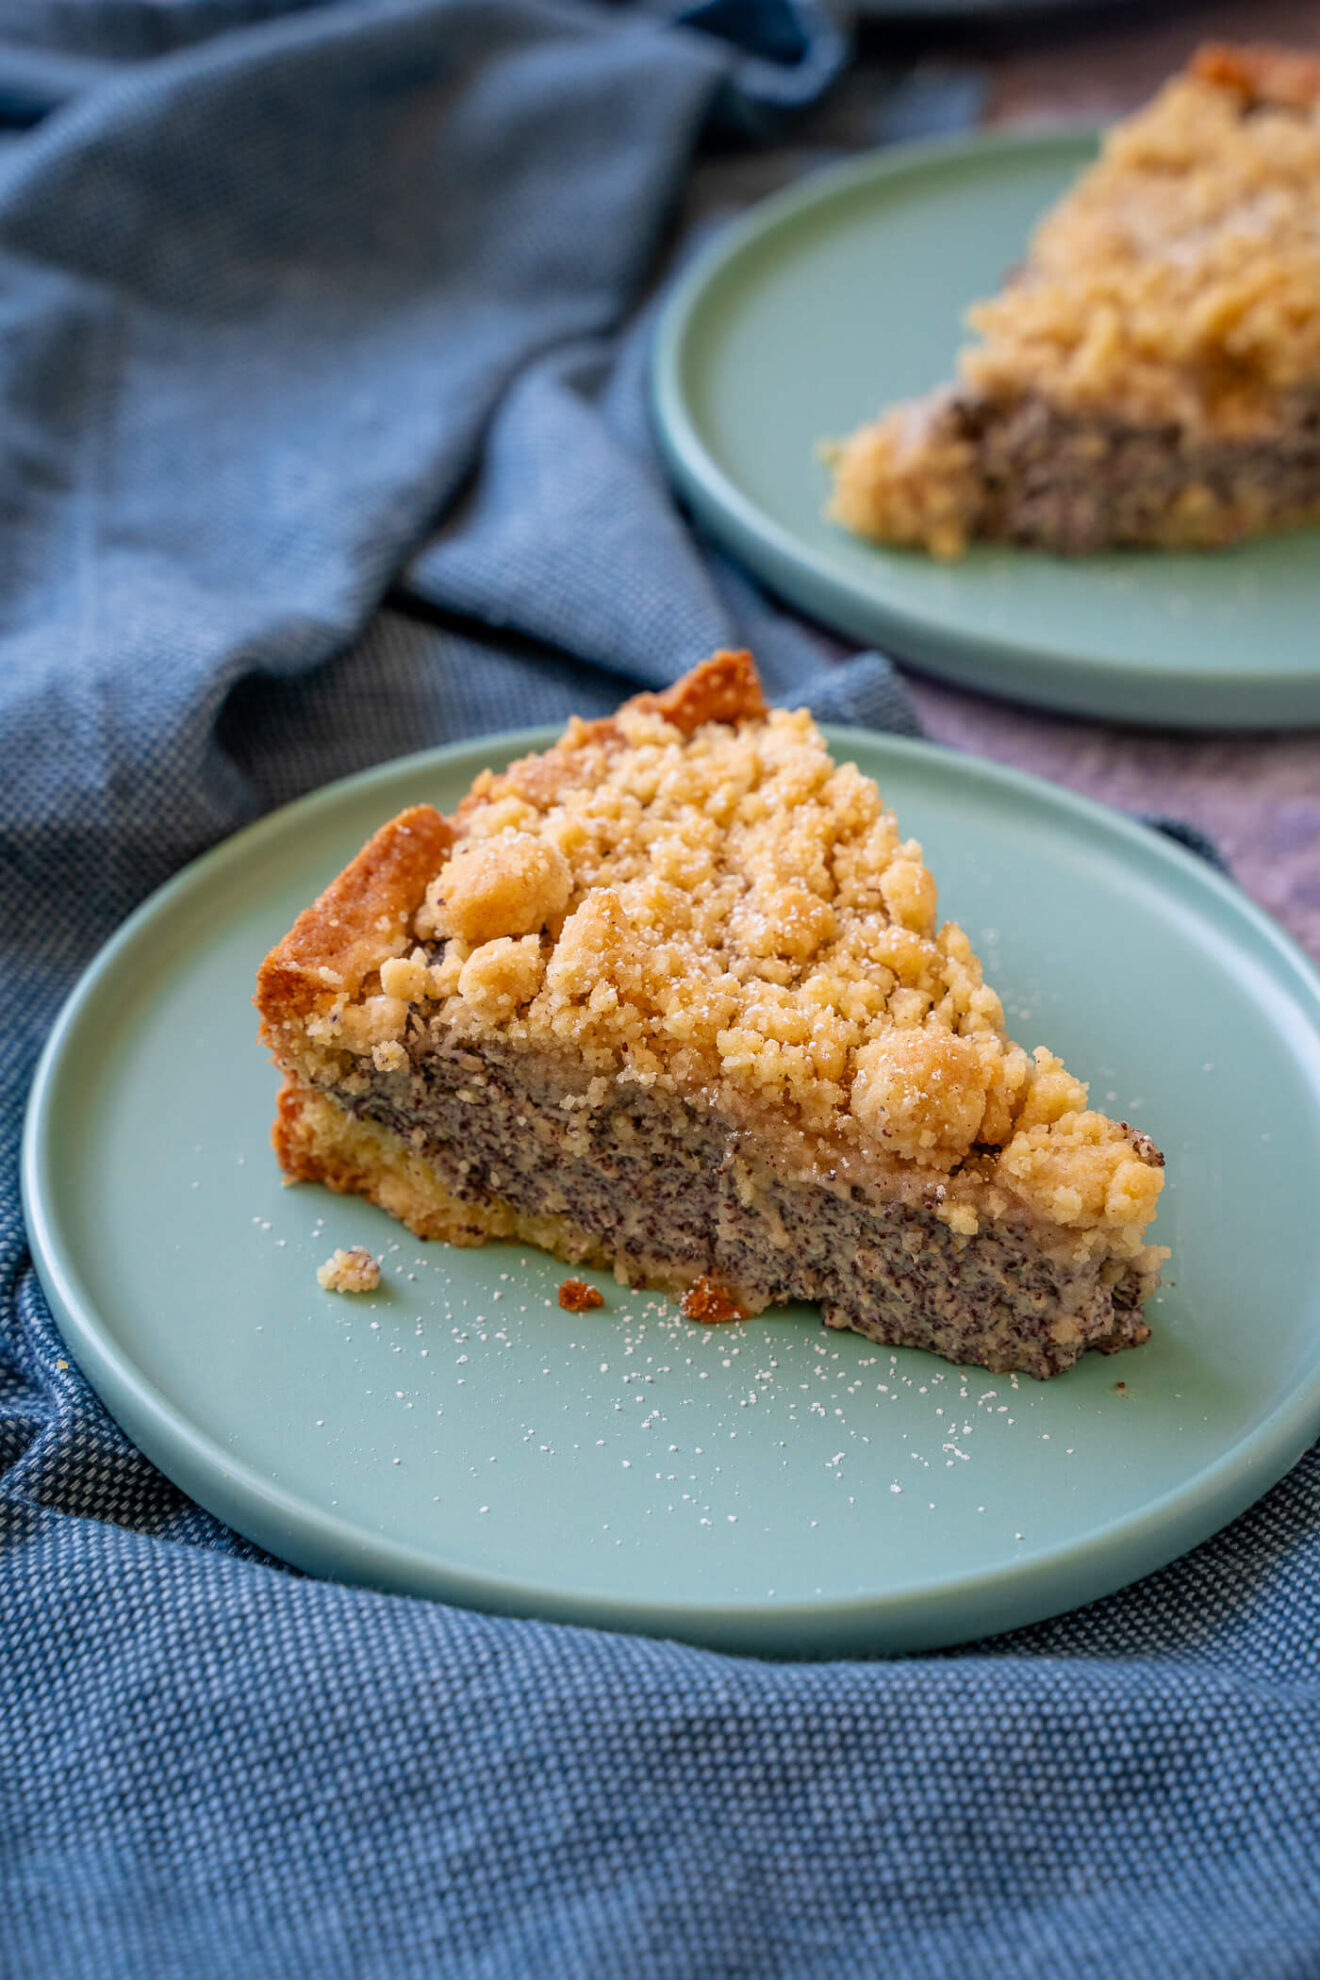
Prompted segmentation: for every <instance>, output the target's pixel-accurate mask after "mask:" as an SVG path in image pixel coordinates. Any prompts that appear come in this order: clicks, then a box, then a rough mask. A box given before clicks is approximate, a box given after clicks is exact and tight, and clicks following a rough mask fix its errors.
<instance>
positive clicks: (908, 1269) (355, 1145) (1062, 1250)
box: [277, 1019, 1158, 1377]
mask: <svg viewBox="0 0 1320 1980" xmlns="http://www.w3.org/2000/svg"><path fill="white" fill-rule="evenodd" d="M407 1054H408V1057H407V1064H406V1066H403V1067H400V1068H399V1069H397V1070H395V1071H392V1072H384V1073H382V1072H377V1071H373V1072H371V1073H370V1074H367V1073H365V1072H354V1073H350V1074H349V1075H348V1076H347V1078H345V1079H344V1080H343V1081H341V1082H339V1083H337V1084H334V1085H332V1086H331V1087H329V1088H328V1089H327V1090H326V1091H324V1092H318V1091H317V1090H316V1089H315V1088H314V1087H311V1086H309V1085H306V1084H304V1083H302V1082H299V1081H298V1080H296V1079H294V1080H292V1081H291V1082H290V1084H289V1086H288V1087H287V1088H286V1092H285V1094H284V1096H283V1099H282V1102H281V1116H280V1124H279V1129H278V1132H277V1147H278V1149H279V1152H280V1156H281V1160H282V1161H283V1163H284V1166H285V1167H286V1169H288V1170H289V1171H290V1172H291V1173H292V1174H294V1175H296V1176H298V1177H300V1178H302V1179H305V1180H311V1181H319V1182H325V1183H328V1184H329V1185H330V1186H331V1187H332V1188H336V1189H346V1190H352V1191H355V1192H357V1193H359V1194H364V1195H367V1196H369V1197H371V1198H372V1199H373V1200H374V1201H376V1202H378V1203H380V1204H381V1206H382V1208H384V1209H386V1210H388V1211H389V1212H390V1213H391V1214H392V1215H394V1216H396V1217H399V1218H400V1219H401V1221H403V1222H404V1223H406V1224H407V1225H408V1226H409V1228H410V1229H412V1230H413V1231H415V1232H416V1234H417V1235H418V1236H419V1237H442V1238H445V1239H447V1240H448V1241H449V1242H450V1243H459V1244H470V1243H481V1242H483V1241H484V1240H485V1239H486V1238H488V1237H510V1238H517V1239H522V1240H524V1241H527V1242H530V1243H533V1244H536V1245H539V1246H541V1247H543V1248H545V1249H548V1250H551V1251H553V1252H555V1253H556V1254H557V1255H558V1256H559V1257H562V1258H565V1259H568V1260H569V1261H570V1262H572V1263H575V1264H577V1263H584V1262H591V1263H597V1264H601V1263H608V1264H612V1265H613V1267H614V1270H615V1273H616V1275H617V1276H618V1277H619V1279H620V1280H621V1281H623V1282H624V1283H627V1284H632V1285H637V1286H642V1285H646V1286H659V1287H664V1288H668V1289H671V1290H674V1291H678V1292H681V1291H683V1290H685V1289H686V1288H688V1287H689V1286H691V1285H692V1284H693V1283H694V1282H695V1281H696V1280H697V1279H699V1278H709V1279H711V1280H713V1281H715V1282H716V1283H717V1284H718V1285H719V1286H721V1287H723V1288H724V1289H726V1290H727V1291H728V1292H729V1293H730V1294H731V1295H732V1297H733V1298H734V1299H735V1300H736V1301H737V1302H738V1303H739V1304H740V1305H742V1306H744V1307H746V1308H747V1309H748V1310H749V1311H751V1312H757V1311H760V1310H761V1309H762V1308H764V1307H766V1306H769V1305H771V1304H774V1303H782V1302H784V1301H787V1300H790V1299H797V1300H808V1301H818V1302H819V1303H820V1306H821V1310H822V1314H823V1317H824V1318H825V1320H826V1321H827V1322H828V1323H829V1324H830V1325H831V1326H835V1327H849V1328H853V1329H855V1330H856V1331H857V1332H859V1333H862V1334H865V1335H867V1336H868V1337H869V1338H870V1339H872V1340H876V1341H883V1342H890V1343H904V1344H906V1345H908V1346H915V1347H922V1348H927V1349H930V1350H931V1351H932V1352H934V1353H936V1354H940V1355H943V1356H945V1357H946V1358H947V1359H949V1360H952V1361H958V1362H969V1363H977V1364H979V1365H980V1366H982V1367H985V1368H990V1369H994V1370H996V1371H1005V1370H1010V1369H1012V1370H1019V1371H1021V1372H1022V1373H1025V1374H1029V1375H1034V1376H1038V1377H1042V1376H1047V1375H1052V1374H1057V1373H1058V1372H1059V1371H1060V1370H1061V1369H1064V1368H1067V1367H1070V1366H1071V1365H1072V1363H1073V1362H1075V1361H1076V1360H1077V1359H1078V1357H1079V1356H1080V1355H1082V1354H1083V1353H1085V1352H1086V1350H1087V1349H1088V1348H1092V1347H1097V1348H1101V1349H1104V1350H1106V1351H1112V1350H1113V1349H1116V1348H1120V1347H1127V1346H1132V1345H1135V1344H1136V1343H1138V1342H1140V1341H1143V1340H1145V1339H1146V1338H1147V1335H1148V1331H1149V1330H1148V1329H1147V1327H1146V1326H1145V1324H1144V1322H1143V1321H1142V1318H1141V1302H1142V1300H1143V1299H1144V1298H1145V1297H1146V1295H1147V1294H1148V1293H1149V1292H1150V1291H1151V1289H1152V1287H1153V1285H1154V1283H1155V1280H1156V1278H1157V1276H1158V1256H1157V1254H1154V1253H1152V1252H1149V1251H1147V1252H1142V1253H1138V1255H1137V1256H1136V1257H1135V1258H1124V1259H1114V1258H1112V1257H1111V1256H1110V1255H1109V1254H1108V1253H1107V1252H1105V1251H1104V1250H1097V1249H1096V1248H1094V1247H1092V1246H1088V1245H1086V1244H1085V1243H1080V1244H1079V1242H1078V1240H1077V1237H1076V1235H1075V1234H1073V1233H1069V1232H1064V1231H1060V1230H1058V1229H1052V1230H1051V1229H1047V1228H1042V1226H1041V1224H1040V1223H1039V1221H1038V1220H1034V1219H1031V1218H1029V1217H1025V1216H1019V1217H1016V1218H1011V1217H1010V1218H1005V1219H1001V1220H998V1221H996V1222H993V1223H990V1222H986V1223H983V1224H980V1225H978V1228H977V1229H976V1231H975V1232H974V1233H973V1234H971V1235H964V1234H962V1233H959V1232H956V1231H954V1230H952V1229H951V1228H950V1226H949V1225H948V1223H947V1222H945V1221H943V1220H942V1219H941V1217H940V1215H939V1212H940V1209H941V1207H942V1203H943V1199H944V1195H945V1190H946V1185H944V1184H942V1183H940V1182H939V1181H938V1180H936V1179H934V1178H932V1177H930V1176H928V1175H927V1176H924V1177H923V1176H902V1175H891V1176H888V1177H885V1178H883V1179H882V1180H878V1181H875V1182H871V1183H869V1184H867V1183H862V1182H848V1181H845V1180H844V1179H843V1178H841V1177H840V1176H839V1175H838V1174H837V1173H836V1174H834V1175H830V1174H829V1173H824V1174H821V1173H812V1172H810V1170H808V1171H807V1172H805V1173H794V1171H793V1168H792V1167H791V1166H788V1165H786V1164H785V1162H784V1160H783V1156H782V1151H780V1150H776V1149H772V1148H769V1147H767V1146H765V1145H764V1144H763V1143H759V1142H758V1139H757V1138H756V1136H755V1135H753V1134H749V1133H748V1132H747V1130H746V1129H745V1128H740V1127H738V1126H736V1125H735V1124H734V1123H732V1122H730V1121H726V1120H721V1119H720V1117H719V1116H718V1114H715V1113H713V1112H712V1111H711V1110H710V1109H709V1108H705V1107H701V1106H697V1105H693V1104H692V1103H690V1102H688V1101H685V1100H684V1099H682V1098H681V1097H680V1096H678V1095H675V1094H672V1093H667V1092H665V1091H663V1090H657V1089H655V1088H650V1089H648V1088H646V1087H643V1086H638V1085H636V1084H629V1085H625V1086H623V1087H619V1086H617V1085H616V1086H613V1087H612V1088H611V1089H610V1090H609V1091H608V1092H607V1093H605V1094H603V1095H597V1094H594V1093H592V1092H591V1090H590V1086H589V1082H588V1081H587V1080H586V1079H585V1077H584V1076H583V1075H582V1074H581V1073H580V1071H579V1072H578V1073H577V1075H576V1076H574V1075H573V1073H572V1072H571V1071H570V1070H569V1069H568V1068H567V1067H565V1068H563V1069H559V1068H555V1067H554V1066H552V1065H551V1064H550V1063H548V1062H547V1061H546V1060H545V1058H544V1057H542V1056H540V1055H536V1054H529V1053H527V1052H526V1051H519V1050H517V1049H511V1048H508V1047H501V1046H499V1045H497V1044H493V1043H475V1042H473V1041H459V1040H455V1039H453V1038H452V1037H449V1036H446V1035H445V1034H444V1032H443V1031H442V1030H440V1029H439V1028H438V1027H434V1026H428V1025H427V1024H426V1023H425V1022H424V1021H422V1020H421V1019H417V1020H416V1021H415V1022H414V1023H413V1024H412V1025H411V1026H410V1029H409V1036H408V1040H407ZM1138 1139H1139V1138H1138V1137H1136V1136H1135V1135H1134V1136H1133V1141H1134V1145H1135V1144H1136V1142H1137V1141H1138Z"/></svg>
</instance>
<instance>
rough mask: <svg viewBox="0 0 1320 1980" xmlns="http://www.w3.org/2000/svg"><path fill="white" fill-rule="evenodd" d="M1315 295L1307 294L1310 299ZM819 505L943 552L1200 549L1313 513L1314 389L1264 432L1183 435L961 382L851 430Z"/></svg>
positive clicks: (1317, 417) (890, 538)
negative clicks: (983, 546)
mask: <svg viewBox="0 0 1320 1980" xmlns="http://www.w3.org/2000/svg"><path fill="white" fill-rule="evenodd" d="M1318 306H1320V303H1318ZM833 514H834V515H835V517H836V518H837V520H838V521H840V522H842V523H844V524H845V525H846V526H847V527H848V528H849V529H852V530H853V531H855V532H856V533H857V534H858V535H860V536H869V537H872V538H875V539H877V540H879V541H887V542H896V543H908V544H915V545H921V546H923V547H925V548H927V549H931V550H933V551H935V552H936V553H937V554H939V555H956V554H958V553H959V552H960V551H961V550H962V549H963V548H964V546H965V545H966V543H967V542H968V541H970V540H971V539H973V538H980V539H982V540H984V541H987V542H1007V543H1018V544H1022V545H1030V546H1032V547H1034V548H1037V549H1043V550H1052V551H1055V552H1057V553H1059V554H1060V555H1063V556H1077V555H1082V554H1085V553H1087V552H1091V551H1096V550H1102V549H1105V548H1107V547H1117V546H1129V547H1133V548H1142V547H1145V548H1152V549H1177V548H1195V547H1202V548H1213V547H1218V546H1221V545H1226V544H1230V543H1237V542H1240V541H1242V540H1243V538H1245V537H1249V536H1258V535H1262V534H1265V533H1267V532H1275V531H1280V530H1286V529H1293V528H1297V527H1299V526H1301V525H1303V524H1307V523H1310V522H1314V521H1316V520H1318V519H1320V392H1315V393H1304V394H1302V393H1299V394H1297V395H1295V396H1294V397H1293V398H1292V399H1290V400H1289V401H1288V403H1287V404H1286V406H1285V407H1284V408H1282V409H1281V417H1280V423H1279V425H1278V427H1277V428H1276V429H1274V430H1273V431H1272V432H1271V433H1270V434H1269V435H1268V436H1261V435H1249V436H1245V437H1235V436H1224V435H1213V434H1211V435H1201V436H1197V435H1193V434H1189V433H1188V432H1186V431H1184V430H1183V429H1181V428H1180V427H1178V426H1177V425H1176V424H1173V423H1170V422H1166V423H1164V424H1162V425H1161V424H1153V423H1152V424H1148V425H1134V424H1131V423H1129V422H1127V421H1124V420H1121V419H1114V418H1109V417H1106V416H1104V415H1102V414H1097V413H1078V412H1072V411H1067V410H1062V409H1060V408H1059V407H1057V406H1055V405H1053V404H1051V403H1050V401H1049V400H1048V399H1045V398H1042V397H1040V396H1037V395H1033V394H1028V395H1026V396H1025V397H1023V398H1020V399H1018V400H1015V401H1012V402H1006V403H997V402H995V401H993V400H988V399H978V398H977V397H975V396H974V395H972V394H968V393H965V392H962V391H959V392H954V393H940V394H935V395H933V396H932V397H931V399H930V400H929V401H927V402H925V404H923V405H919V406H912V407H907V408H905V409H904V411H903V413H902V414H901V415H899V416H892V417H891V418H890V420H889V421H887V422H882V423H881V424H880V425H878V426H876V427H874V428H871V429H868V430H866V431H864V432H863V433H861V434H859V435H857V436H855V437H854V439H853V440H852V441H851V442H849V443H848V444H847V446H845V447H844V448H843V449H841V450H840V452H839V453H838V454H837V455H836V457H835V494H834V503H833Z"/></svg>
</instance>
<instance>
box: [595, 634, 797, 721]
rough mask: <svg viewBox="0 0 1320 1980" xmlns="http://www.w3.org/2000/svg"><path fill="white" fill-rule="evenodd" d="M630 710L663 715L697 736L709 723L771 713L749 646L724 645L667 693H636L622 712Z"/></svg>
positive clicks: (760, 718)
mask: <svg viewBox="0 0 1320 1980" xmlns="http://www.w3.org/2000/svg"><path fill="white" fill-rule="evenodd" d="M628 709H636V710H638V711H639V712H645V713H649V714H653V715H661V716H663V717H664V719H665V721H666V722H668V723H669V725H670V727H671V728H675V729H677V730H678V731H679V732H680V734H682V735H685V736H693V735H695V734H696V732H697V730H698V729H700V728H704V726H705V725H706V723H707V722H728V723H737V722H762V721H764V720H765V717H766V716H767V715H768V714H769V712H770V711H769V709H768V707H767V705H766V699H765V696H764V695H763V694H762V692H761V677H760V675H759V674H758V673H757V671H756V663H755V662H754V661H753V659H752V656H751V654H750V653H748V652H747V650H746V648H745V647H743V648H738V649H736V650H734V649H731V648H728V647H722V648H721V649H720V650H719V652H718V653H712V655H711V657H710V659H709V660H703V661H702V663H701V665H700V666H699V667H694V668H693V669H692V671H691V672H690V673H687V674H684V675H683V677H682V679H681V680H677V681H675V682H674V685H673V686H672V687H669V688H666V689H665V691H664V693H663V694H637V695H634V696H633V698H632V700H631V701H626V702H625V703H624V705H623V708H621V709H620V710H619V713H620V714H621V715H622V714H623V713H625V711H626V710H628Z"/></svg>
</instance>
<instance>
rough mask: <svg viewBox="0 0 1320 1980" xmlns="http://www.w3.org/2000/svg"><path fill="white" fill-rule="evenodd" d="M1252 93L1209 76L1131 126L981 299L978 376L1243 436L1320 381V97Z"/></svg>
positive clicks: (971, 379) (973, 372)
mask: <svg viewBox="0 0 1320 1980" xmlns="http://www.w3.org/2000/svg"><path fill="white" fill-rule="evenodd" d="M1245 107H1246V106H1245V105H1244V99H1243V96H1242V95H1241V93H1240V92H1239V90H1238V89H1236V88H1234V87H1233V86H1231V84H1226V83H1221V82H1218V81H1213V80H1207V79H1204V78H1203V77H1202V76H1201V75H1199V74H1191V75H1186V76H1179V77H1176V78H1175V79H1174V80H1173V81H1172V82H1170V83H1167V84H1166V85H1165V87H1164V88H1163V89H1162V90H1161V91H1160V93H1159V95H1158V96H1157V97H1156V98H1155V100H1154V102H1153V103H1152V104H1151V105H1150V106H1149V108H1148V109H1146V110H1145V111H1143V112H1141V113H1140V114H1139V115H1137V116H1135V117H1133V118H1131V119H1129V120H1128V121H1127V122H1125V123H1123V124H1120V125H1118V126H1117V127H1116V128H1115V129H1114V130H1113V131H1112V132H1111V133H1110V134H1109V136H1108V137H1107V138H1106V140H1105V143H1104V148H1103V151H1102V153H1101V156H1100V159H1099V161H1098V163H1097V164H1096V165H1095V166H1093V167H1092V169H1091V170H1090V171H1089V172H1087V173H1086V174H1085V176H1084V177H1083V178H1082V180H1081V181H1080V183H1079V184H1078V185H1077V186H1076V187H1075V189H1074V190H1073V192H1072V193H1070V194H1069V196H1068V197H1067V198H1066V199H1065V200H1064V201H1063V202H1062V203H1061V204H1060V205H1059V206H1058V207H1056V208H1055V210H1054V211H1053V212H1052V213H1051V214H1049V215H1048V216H1047V217H1046V218H1045V220H1044V221H1042V223H1041V225H1040V226H1039V227H1038V228H1037V230H1036V233H1035V236H1034V238H1033V241H1032V245H1031V254H1030V260H1029V262H1028V265H1027V268H1026V271H1025V273H1024V274H1023V276H1022V278H1021V279H1020V280H1018V281H1015V282H1011V283H1010V284H1009V285H1008V286H1007V287H1006V288H1005V289H1004V290H1003V292H1002V293H1001V294H1000V295H998V296H996V297H995V298H994V299H993V300H992V301H989V302H983V303H980V304H978V305H977V306H976V307H975V308H974V309H973V310H972V311H971V313H970V318H969V321H970V323H971V325H972V327H973V328H974V329H975V330H977V331H979V333H980V335H981V337H982V339H983V343H982V345H981V346H980V347H979V348H973V349H971V350H968V351H966V352H964V354H963V357H962V359H961V361H960V366H959V370H960V375H961V377H962V379H963V381H964V382H965V383H966V384H967V385H969V386H970V387H971V388H972V389H973V390H974V391H976V392H978V393H982V394H985V395H987V396H990V397H992V398H1002V397H1004V396H1006V395H1012V394H1014V393H1017V392H1021V391H1023V390H1024V389H1029V390H1032V391H1037V392H1043V393H1045V394H1047V395H1048V396H1049V397H1050V398H1051V400H1053V401H1054V402H1055V403H1056V404H1059V405H1063V406H1067V407H1070V408H1073V409H1076V410H1095V409H1096V408H1103V409H1104V410H1106V411H1110V412H1113V413H1119V414H1122V415H1124V416H1125V417H1127V418H1129V419H1132V420H1134V421H1137V422H1140V423H1159V422H1161V421H1169V420H1171V421H1176V422H1178V423H1179V424H1182V425H1185V426H1188V427H1190V428H1193V429H1197V428H1213V429H1214V430H1215V431H1217V432H1232V433H1251V432H1255V431H1258V430H1260V429H1261V428H1262V427H1264V426H1267V425H1269V424H1270V423H1271V422H1273V421H1274V420H1275V419H1276V418H1277V417H1278V412H1279V405H1280V401H1281V400H1283V399H1284V398H1286V397H1287V395H1289V394H1290V393H1294V392H1296V391H1297V390H1298V389H1299V388H1302V387H1304V386H1306V385H1308V384H1309V385H1312V386H1314V385H1316V384H1318V383H1320V200H1317V197H1316V187H1317V185H1320V99H1317V100H1313V101H1312V102H1311V103H1309V104H1308V105H1306V106H1305V107H1302V106H1299V105H1297V104H1276V103H1270V102H1261V103H1255V104H1252V105H1251V107H1250V114H1249V115H1248V114H1244V110H1245Z"/></svg>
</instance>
